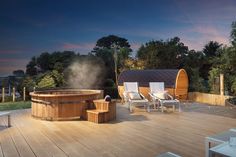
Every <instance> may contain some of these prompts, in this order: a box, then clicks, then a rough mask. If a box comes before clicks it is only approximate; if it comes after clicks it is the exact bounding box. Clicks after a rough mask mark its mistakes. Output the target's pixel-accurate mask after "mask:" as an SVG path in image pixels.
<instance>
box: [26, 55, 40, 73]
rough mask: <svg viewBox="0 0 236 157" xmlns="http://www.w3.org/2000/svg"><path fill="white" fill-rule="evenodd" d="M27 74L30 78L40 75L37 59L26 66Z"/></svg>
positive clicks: (33, 58)
mask: <svg viewBox="0 0 236 157" xmlns="http://www.w3.org/2000/svg"><path fill="white" fill-rule="evenodd" d="M26 74H28V75H30V76H34V75H37V74H38V70H37V59H36V57H32V58H31V60H30V62H29V63H28V64H27V65H26Z"/></svg>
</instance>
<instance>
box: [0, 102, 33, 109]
mask: <svg viewBox="0 0 236 157" xmlns="http://www.w3.org/2000/svg"><path fill="white" fill-rule="evenodd" d="M30 107H31V102H30V101H18V102H4V103H0V111H5V110H16V109H25V108H30Z"/></svg>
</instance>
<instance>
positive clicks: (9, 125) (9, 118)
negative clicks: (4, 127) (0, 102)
mask: <svg viewBox="0 0 236 157" xmlns="http://www.w3.org/2000/svg"><path fill="white" fill-rule="evenodd" d="M7 120H8V127H11V115H7Z"/></svg>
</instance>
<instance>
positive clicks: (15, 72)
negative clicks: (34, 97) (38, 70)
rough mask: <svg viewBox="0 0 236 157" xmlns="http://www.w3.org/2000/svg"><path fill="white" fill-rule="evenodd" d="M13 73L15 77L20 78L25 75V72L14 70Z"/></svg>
mask: <svg viewBox="0 0 236 157" xmlns="http://www.w3.org/2000/svg"><path fill="white" fill-rule="evenodd" d="M12 73H13V75H14V76H20V77H22V76H24V75H25V72H24V70H14V71H13V72H12Z"/></svg>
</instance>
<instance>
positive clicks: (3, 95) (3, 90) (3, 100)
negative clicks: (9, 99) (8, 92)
mask: <svg viewBox="0 0 236 157" xmlns="http://www.w3.org/2000/svg"><path fill="white" fill-rule="evenodd" d="M2 102H5V88H4V87H3V88H2Z"/></svg>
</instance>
